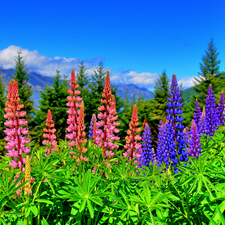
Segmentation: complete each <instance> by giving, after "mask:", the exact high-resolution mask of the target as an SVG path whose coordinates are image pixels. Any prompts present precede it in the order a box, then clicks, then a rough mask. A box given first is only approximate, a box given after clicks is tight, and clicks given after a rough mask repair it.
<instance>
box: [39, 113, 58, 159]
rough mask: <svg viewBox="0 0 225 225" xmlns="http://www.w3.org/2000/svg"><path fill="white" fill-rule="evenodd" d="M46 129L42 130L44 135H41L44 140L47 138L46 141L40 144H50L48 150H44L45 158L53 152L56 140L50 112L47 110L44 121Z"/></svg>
mask: <svg viewBox="0 0 225 225" xmlns="http://www.w3.org/2000/svg"><path fill="white" fill-rule="evenodd" d="M45 125H46V126H47V127H48V129H46V128H44V132H45V134H43V137H44V138H47V140H44V141H43V142H42V144H43V145H46V144H47V143H48V144H50V146H51V147H50V148H48V149H46V150H45V152H46V153H47V154H45V156H46V157H47V156H48V154H50V153H51V152H52V151H55V143H57V142H56V141H55V139H56V135H55V132H56V129H55V128H53V127H54V123H53V120H52V112H51V111H50V110H48V114H47V119H46V124H45ZM51 128H53V129H51Z"/></svg>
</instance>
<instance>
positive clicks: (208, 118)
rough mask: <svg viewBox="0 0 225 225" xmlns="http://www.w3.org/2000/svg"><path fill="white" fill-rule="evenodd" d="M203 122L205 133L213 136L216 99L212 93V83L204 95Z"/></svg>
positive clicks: (216, 120) (215, 118) (215, 121)
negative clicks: (205, 95)
mask: <svg viewBox="0 0 225 225" xmlns="http://www.w3.org/2000/svg"><path fill="white" fill-rule="evenodd" d="M205 123H206V134H207V135H208V134H209V136H213V135H214V133H215V130H216V129H217V128H216V126H217V124H218V117H217V115H216V100H215V96H214V94H213V89H212V85H211V84H210V86H209V91H208V94H207V97H206V105H205Z"/></svg>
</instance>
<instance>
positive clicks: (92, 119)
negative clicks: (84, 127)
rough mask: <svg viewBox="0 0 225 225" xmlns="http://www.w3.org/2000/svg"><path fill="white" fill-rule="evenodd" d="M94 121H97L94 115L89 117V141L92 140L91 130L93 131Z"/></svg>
mask: <svg viewBox="0 0 225 225" xmlns="http://www.w3.org/2000/svg"><path fill="white" fill-rule="evenodd" d="M96 121H97V119H96V115H95V114H93V115H92V117H91V122H90V126H89V135H88V136H89V138H90V139H91V140H93V129H94V123H95V122H96Z"/></svg>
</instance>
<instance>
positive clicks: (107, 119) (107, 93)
mask: <svg viewBox="0 0 225 225" xmlns="http://www.w3.org/2000/svg"><path fill="white" fill-rule="evenodd" d="M102 96H103V98H104V99H101V102H102V103H103V104H104V105H101V106H100V107H98V110H99V111H100V113H99V114H98V119H99V120H100V121H98V122H97V127H99V129H97V137H96V139H95V142H96V144H97V145H98V146H99V147H103V156H107V157H109V158H110V157H112V156H113V155H114V153H112V152H111V151H109V150H114V149H115V148H118V147H119V146H118V145H116V144H114V143H113V141H118V140H119V139H120V138H119V137H118V136H115V135H114V133H119V130H118V129H117V128H116V126H119V122H117V121H116V119H117V116H116V114H117V112H116V105H115V101H113V99H112V93H111V87H110V78H109V71H107V75H106V78H105V88H104V91H103V94H102ZM102 112H104V113H102ZM101 127H103V130H102V129H101Z"/></svg>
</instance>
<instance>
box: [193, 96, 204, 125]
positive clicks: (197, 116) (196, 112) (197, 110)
mask: <svg viewBox="0 0 225 225" xmlns="http://www.w3.org/2000/svg"><path fill="white" fill-rule="evenodd" d="M201 115H202V112H201V108H200V106H199V103H198V99H197V98H196V102H195V109H194V116H193V118H194V120H195V124H196V125H197V127H198V126H199V122H200V119H201Z"/></svg>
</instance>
